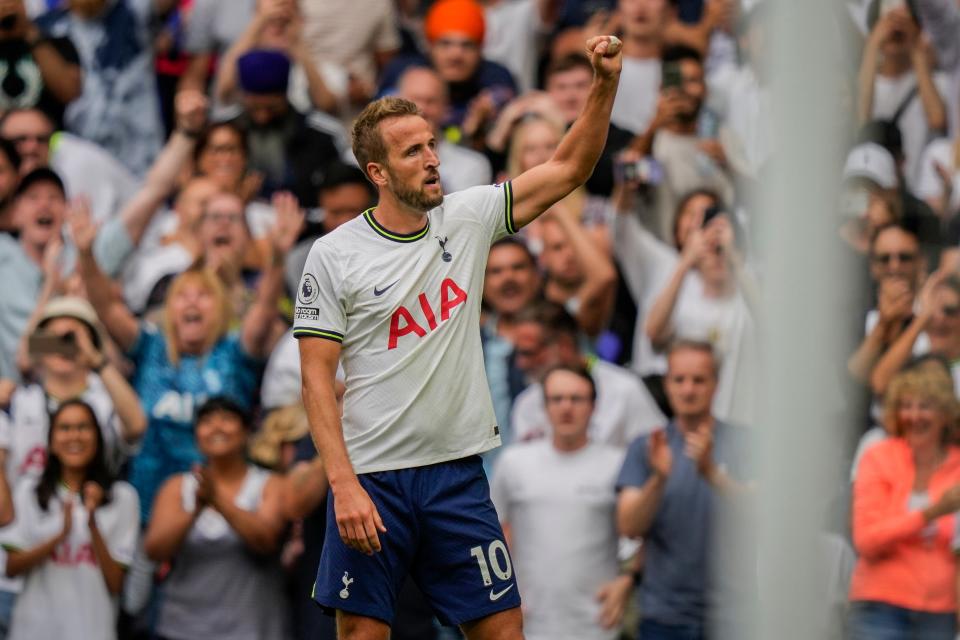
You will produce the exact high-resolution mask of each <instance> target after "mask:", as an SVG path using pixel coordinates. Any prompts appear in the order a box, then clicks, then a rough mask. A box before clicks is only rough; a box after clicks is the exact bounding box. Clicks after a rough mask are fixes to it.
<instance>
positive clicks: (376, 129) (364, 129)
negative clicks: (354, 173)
mask: <svg viewBox="0 0 960 640" xmlns="http://www.w3.org/2000/svg"><path fill="white" fill-rule="evenodd" d="M419 115H421V114H420V109H418V108H417V105H415V104H414V103H412V102H410V101H409V100H404V99H403V98H392V97H388V98H380V99H379V100H375V101H373V102H371V103H370V104H368V105H367V106H366V107H365V108H364V110H363V111H361V112H360V115H359V116H357V119H356V120H354V122H353V155H354V156H356V158H357V162H358V163H359V165H360V168H361V169H362V170H363V173H364V174H366V173H367V163H368V162H379V163H385V162H386V160H387V145H386V143H385V142H384V141H383V135H381V133H380V123H381V122H383V121H384V120H389V119H390V118H401V117H403V116H419ZM367 177H368V178H369V177H370V176H369V175H368V176H367Z"/></svg>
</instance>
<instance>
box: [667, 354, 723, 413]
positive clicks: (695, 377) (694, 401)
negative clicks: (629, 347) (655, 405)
mask: <svg viewBox="0 0 960 640" xmlns="http://www.w3.org/2000/svg"><path fill="white" fill-rule="evenodd" d="M713 367H714V360H713V357H711V356H710V355H709V354H708V353H705V352H703V351H699V350H696V349H679V350H677V351H674V352H673V353H672V354H670V358H669V359H668V361H667V377H666V379H665V380H664V390H665V391H666V393H667V399H668V400H669V401H670V407H671V408H672V409H673V412H674V414H676V415H677V417H680V418H702V417H704V416H707V415H709V414H710V406H711V404H712V402H713V393H714V391H715V390H716V388H717V376H716V374H715V373H714V370H713Z"/></svg>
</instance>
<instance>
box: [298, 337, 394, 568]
mask: <svg viewBox="0 0 960 640" xmlns="http://www.w3.org/2000/svg"><path fill="white" fill-rule="evenodd" d="M299 345H300V369H301V373H302V376H303V383H302V384H303V388H302V390H301V394H302V397H303V404H304V407H305V408H306V410H307V418H308V420H309V421H310V433H311V435H312V436H313V442H314V444H315V445H316V447H317V451H319V452H320V457H321V459H322V461H323V466H324V468H325V469H326V470H327V478H328V480H329V482H330V490H331V491H332V492H333V511H334V514H335V516H336V519H337V528H338V529H339V530H340V538H341V539H342V540H343V542H344V544H346V545H347V546H348V547H351V548H353V549H356V550H358V551H362V552H363V553H366V554H368V555H372V554H373V553H374V552H376V551H380V537H379V533H386V531H387V529H386V527H384V526H383V521H382V520H381V519H380V514H379V513H378V512H377V507H376V505H374V504H373V500H371V499H370V496H369V495H368V494H367V492H366V491H365V490H364V488H363V487H362V486H361V485H360V481H359V480H358V479H357V474H356V473H354V471H353V465H352V464H351V463H350V457H349V456H348V455H347V445H346V443H345V442H344V439H343V426H342V424H341V422H340V410H339V408H338V407H337V397H336V392H335V390H334V383H335V380H336V375H337V363H338V361H339V360H340V343H339V342H337V341H334V340H328V339H326V338H320V337H301V338H300V340H299Z"/></svg>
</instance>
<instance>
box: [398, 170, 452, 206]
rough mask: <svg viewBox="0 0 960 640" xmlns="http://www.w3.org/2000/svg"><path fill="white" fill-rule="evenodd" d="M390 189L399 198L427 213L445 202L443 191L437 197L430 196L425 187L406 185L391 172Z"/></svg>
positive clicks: (407, 204)
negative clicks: (417, 187) (416, 187)
mask: <svg viewBox="0 0 960 640" xmlns="http://www.w3.org/2000/svg"><path fill="white" fill-rule="evenodd" d="M390 189H391V191H393V195H394V196H396V198H397V200H399V201H400V202H402V203H403V204H405V205H406V206H408V207H410V208H411V209H415V210H417V211H422V212H423V213H426V212H427V211H430V210H431V209H435V208H437V207H439V206H440V205H441V204H443V192H442V191H441V192H440V194H439V195H437V196H436V197H434V196H428V195H427V194H426V193H425V192H424V190H423V188H420V189H409V188H407V187H406V186H404V185H403V184H402V183H401V182H400V181H399V180H397V179H396V177H395V176H394V175H393V174H390Z"/></svg>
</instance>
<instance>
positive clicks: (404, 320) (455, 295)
mask: <svg viewBox="0 0 960 640" xmlns="http://www.w3.org/2000/svg"><path fill="white" fill-rule="evenodd" d="M417 301H418V302H419V303H420V311H421V313H422V315H423V319H424V320H425V323H426V325H427V329H429V330H430V331H434V330H436V328H437V327H439V326H440V322H446V321H447V320H449V319H450V312H451V311H453V310H454V309H455V308H456V307H458V306H460V305H461V304H463V303H464V302H466V301H467V292H466V291H464V290H463V289H461V288H460V286H459V285H457V283H456V282H454V281H453V280H452V279H451V278H445V279H444V281H443V282H441V283H440V321H439V322H438V321H437V315H436V312H435V311H434V310H433V307H432V306H430V301H429V300H428V299H427V294H426V293H421V294H420V295H419V296H417ZM427 329H424V328H423V325H421V324H420V323H419V322H417V320H416V319H415V318H414V317H413V314H412V313H410V311H409V310H408V309H407V308H406V307H400V308H399V309H397V310H396V311H394V312H393V316H392V317H391V318H390V340H389V342H388V343H387V350H388V351H389V350H390V349H396V348H397V343H398V342H399V341H400V338H402V337H403V336H405V335H407V334H410V333H414V334H416V335H417V337H418V338H423V337H425V336H426V335H427Z"/></svg>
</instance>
